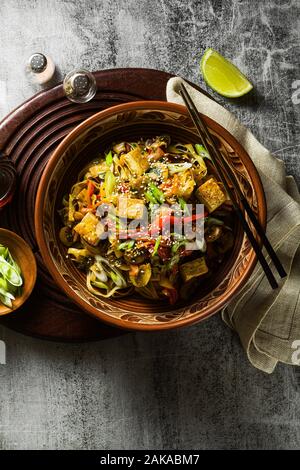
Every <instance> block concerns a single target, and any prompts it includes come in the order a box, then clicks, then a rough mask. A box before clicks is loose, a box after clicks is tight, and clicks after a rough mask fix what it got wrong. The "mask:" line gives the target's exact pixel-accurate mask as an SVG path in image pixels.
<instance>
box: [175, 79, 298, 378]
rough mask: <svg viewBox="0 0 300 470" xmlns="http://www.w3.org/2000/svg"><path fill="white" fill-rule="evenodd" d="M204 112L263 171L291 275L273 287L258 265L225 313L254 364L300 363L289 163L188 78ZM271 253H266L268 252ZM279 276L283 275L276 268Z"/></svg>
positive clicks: (271, 218) (273, 227)
mask: <svg viewBox="0 0 300 470" xmlns="http://www.w3.org/2000/svg"><path fill="white" fill-rule="evenodd" d="M181 80H182V79H181V78H179V77H174V78H171V79H170V80H169V82H168V84H167V99H168V101H172V102H175V103H181V104H182V103H183V102H182V99H181V97H180V95H179V93H178V89H179V84H180V81H181ZM184 83H185V85H186V87H187V90H188V91H189V93H190V95H191V97H192V99H193V100H194V102H195V104H196V106H197V108H198V110H199V111H200V112H202V113H203V114H206V115H207V116H209V117H210V118H212V119H214V120H215V121H217V122H218V123H219V124H221V125H222V126H223V127H225V128H226V129H227V130H228V131H229V132H230V133H231V134H232V135H233V136H234V137H235V138H236V139H237V140H238V141H239V142H240V143H241V144H242V145H243V147H244V148H245V149H246V151H247V152H248V154H249V155H250V157H251V158H252V160H253V162H254V163H255V165H256V168H257V169H258V171H259V174H260V177H261V180H262V183H263V186H264V190H265V193H266V199H267V206H268V224H267V235H268V238H269V240H270V242H271V243H272V245H273V247H274V249H275V251H276V252H277V254H278V256H279V258H280V260H281V262H282V263H283V265H284V267H285V269H286V271H287V273H288V277H287V278H286V279H285V280H281V281H280V283H279V288H278V289H276V290H272V289H271V287H270V286H269V284H268V281H267V279H266V276H265V275H264V272H263V271H262V269H261V267H260V265H259V264H258V265H257V266H256V268H255V270H254V272H253V274H252V276H251V278H250V279H249V281H248V283H247V284H246V285H245V287H244V288H243V289H242V290H241V291H240V292H239V294H238V295H237V296H236V297H235V298H234V299H233V300H232V301H231V302H230V303H229V305H228V306H227V307H226V308H225V309H224V311H223V312H222V317H223V320H224V321H225V322H226V323H227V325H229V326H230V327H231V328H233V329H234V330H235V331H236V332H237V333H238V334H239V336H240V339H241V342H242V344H243V347H244V348H245V351H246V353H247V356H248V359H249V360H250V362H251V363H252V364H253V365H254V366H255V367H257V368H258V369H261V370H263V371H265V372H268V373H271V372H273V370H274V368H275V366H276V364H277V363H278V361H281V362H285V363H289V364H296V363H297V364H298V365H299V364H300V205H299V203H300V196H299V191H298V188H297V186H296V183H295V180H294V179H293V177H291V176H286V173H285V167H284V163H283V162H282V161H280V160H278V159H277V158H276V157H274V156H273V155H272V154H271V153H270V152H269V151H268V150H267V149H266V148H264V147H263V146H262V145H261V144H260V143H259V142H258V141H257V140H256V138H255V137H254V136H253V134H252V133H251V132H250V131H249V130H248V129H247V128H246V127H245V126H243V124H241V123H240V122H239V121H238V120H237V119H236V118H235V117H234V116H233V114H231V113H230V112H229V111H227V110H226V109H225V108H223V107H222V106H220V105H219V104H217V103H216V102H214V101H213V100H211V99H210V98H208V97H207V96H205V95H204V94H203V93H201V92H199V91H198V90H196V89H195V88H193V87H191V86H190V85H189V84H187V83H186V82H184ZM264 254H265V256H266V253H265V252H264ZM273 272H274V274H275V276H276V278H277V279H280V278H279V276H278V275H277V273H276V270H273Z"/></svg>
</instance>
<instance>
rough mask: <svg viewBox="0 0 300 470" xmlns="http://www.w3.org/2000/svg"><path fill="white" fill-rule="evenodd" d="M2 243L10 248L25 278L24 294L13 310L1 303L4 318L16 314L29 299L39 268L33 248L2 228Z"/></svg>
mask: <svg viewBox="0 0 300 470" xmlns="http://www.w3.org/2000/svg"><path fill="white" fill-rule="evenodd" d="M0 243H1V244H2V245H4V246H7V247H8V249H9V251H10V253H11V255H12V257H13V258H14V260H15V261H16V263H18V265H19V266H20V268H21V271H22V277H23V287H22V294H21V295H20V296H18V297H16V300H14V301H13V306H12V308H8V307H6V306H5V305H3V304H2V303H1V302H0V316H2V315H8V314H9V313H12V312H14V311H15V310H17V309H18V308H19V307H21V305H23V303H24V302H25V301H26V300H27V299H28V297H29V296H30V294H31V292H32V290H33V288H34V285H35V281H36V273H37V268H36V261H35V257H34V254H33V253H32V251H31V248H30V247H29V245H27V243H26V242H25V240H23V238H21V237H19V235H17V234H16V233H14V232H11V231H10V230H6V229H4V228H1V229H0Z"/></svg>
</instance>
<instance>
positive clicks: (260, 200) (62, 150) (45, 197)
mask: <svg viewBox="0 0 300 470" xmlns="http://www.w3.org/2000/svg"><path fill="white" fill-rule="evenodd" d="M204 119H205V120H206V123H207V125H208V127H209V128H210V130H211V132H212V134H213V136H214V138H215V141H216V143H217V145H218V146H219V148H220V150H221V152H222V154H223V155H224V158H226V159H227V161H228V162H229V164H230V165H231V167H232V168H233V169H234V171H235V173H236V175H237V178H238V180H239V182H240V185H241V187H242V189H243V192H244V194H245V195H246V197H247V200H248V202H249V204H250V206H251V207H252V209H253V210H254V212H255V213H256V214H257V216H258V219H259V220H260V222H261V224H262V225H263V226H265V223H266V202H265V196H264V191H263V187H262V184H261V181H260V178H259V175H258V172H257V170H256V169H255V167H254V165H253V163H252V161H251V159H250V158H249V156H248V155H247V153H246V151H245V150H244V149H243V148H242V146H241V145H240V144H239V143H238V142H237V141H236V140H235V139H234V137H233V136H232V135H230V134H229V133H228V132H227V131H226V130H225V129H224V128H223V127H221V126H220V125H219V124H217V123H216V122H214V121H212V120H211V119H209V118H208V117H205V116H204ZM161 134H169V135H170V136H171V137H172V138H173V139H176V141H179V142H191V143H197V142H199V138H198V137H197V133H196V129H195V127H194V124H193V123H192V121H191V119H190V118H189V115H188V112H187V110H186V108H185V107H183V106H181V105H177V104H173V103H167V102H160V101H140V102H132V103H126V104H121V105H118V106H114V107H112V108H109V109H106V110H105V111H101V112H99V113H98V114H95V115H94V116H92V117H90V118H89V119H87V120H86V121H84V122H82V123H81V124H80V125H79V126H77V127H76V128H75V129H74V130H73V131H72V132H71V133H70V134H69V135H68V136H67V137H66V138H65V139H64V140H63V141H62V142H61V143H60V144H59V146H58V147H57V149H56V150H55V151H54V153H53V155H52V156H51V158H50V160H49V162H48V164H47V166H46V168H45V170H44V173H43V176H42V179H41V181H40V184H39V188H38V194H37V199H36V209H35V228H36V235H37V241H38V244H39V247H40V250H41V253H42V256H43V258H44V261H45V263H46V265H47V268H48V269H49V271H50V273H51V274H52V276H53V277H54V279H55V281H56V282H57V284H58V285H59V286H60V287H61V288H62V289H63V291H64V292H65V293H66V294H67V295H68V296H69V297H70V298H71V299H72V300H74V302H76V303H77V304H78V305H79V306H80V307H81V308H82V309H83V311H85V312H87V313H88V314H91V315H93V316H94V317H96V318H98V319H99V320H102V321H104V322H106V323H109V324H111V325H115V326H118V327H122V328H127V329H133V330H162V329H169V328H175V327H181V326H185V325H190V324H192V323H195V322H199V321H201V320H203V319H205V318H207V317H209V316H210V315H212V314H214V313H216V312H218V311H220V309H222V308H223V307H224V306H225V305H226V304H227V303H228V302H229V301H230V300H231V299H232V298H233V296H234V295H235V294H236V293H237V292H238V291H239V289H240V288H241V287H242V286H243V285H244V284H245V282H246V281H247V279H249V276H250V274H251V272H252V270H253V268H254V266H255V263H256V256H255V253H254V251H253V249H252V248H251V246H250V244H249V242H248V240H247V238H246V237H245V235H244V233H243V231H242V229H241V227H240V226H239V224H237V226H236V227H235V246H234V249H233V250H232V252H231V255H230V256H229V257H228V259H227V260H226V261H225V262H224V263H223V264H222V265H221V266H220V269H219V270H218V272H217V273H216V274H215V275H214V276H213V277H212V278H210V280H209V281H208V282H207V283H206V284H205V286H204V287H201V290H200V289H199V291H198V292H197V293H196V294H195V295H194V296H193V297H191V298H190V299H189V301H188V302H185V303H184V304H178V305H177V306H175V307H174V306H170V305H168V304H167V303H165V302H163V301H160V302H158V301H149V300H147V299H143V298H142V297H140V296H138V295H133V296H130V297H127V298H121V299H104V298H98V297H96V296H94V295H93V294H91V293H90V292H89V291H88V289H87V288H86V285H85V276H84V274H82V273H81V272H80V271H79V270H78V269H77V268H76V267H75V266H74V263H72V261H71V260H69V259H68V258H66V248H65V247H64V246H63V245H62V244H61V242H60V240H59V236H58V233H59V229H60V227H61V222H60V219H59V217H58V209H59V208H60V207H61V204H62V202H61V201H62V198H63V195H64V194H66V193H68V192H69V189H70V188H71V186H72V184H73V183H75V181H76V179H77V175H78V174H79V172H80V170H81V169H82V168H83V167H84V166H85V165H86V164H87V163H88V162H89V161H91V160H92V159H93V158H95V156H96V155H98V154H99V153H100V152H101V151H102V152H103V151H104V150H105V149H106V148H107V147H108V146H109V145H110V144H111V143H112V142H116V141H122V140H127V141H130V140H135V139H137V138H141V137H150V136H156V135H161Z"/></svg>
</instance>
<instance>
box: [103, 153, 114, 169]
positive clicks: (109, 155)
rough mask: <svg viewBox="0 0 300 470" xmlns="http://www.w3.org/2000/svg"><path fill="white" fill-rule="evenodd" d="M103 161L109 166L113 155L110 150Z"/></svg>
mask: <svg viewBox="0 0 300 470" xmlns="http://www.w3.org/2000/svg"><path fill="white" fill-rule="evenodd" d="M105 161H106V163H107V165H108V166H110V165H111V164H112V163H113V156H112V152H111V150H110V151H109V152H108V154H107V155H106V157H105Z"/></svg>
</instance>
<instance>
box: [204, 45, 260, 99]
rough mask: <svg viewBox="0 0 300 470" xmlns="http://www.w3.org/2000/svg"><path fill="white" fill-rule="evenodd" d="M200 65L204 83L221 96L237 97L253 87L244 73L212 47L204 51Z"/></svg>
mask: <svg viewBox="0 0 300 470" xmlns="http://www.w3.org/2000/svg"><path fill="white" fill-rule="evenodd" d="M200 67H201V72H202V75H203V77H204V80H205V81H206V83H207V84H208V85H209V86H210V87H211V88H212V89H213V90H215V91H216V92H217V93H219V94H220V95H222V96H227V97H229V98H237V97H239V96H243V95H245V94H246V93H248V91H250V90H252V88H253V86H252V84H251V83H250V82H249V80H248V79H247V78H246V77H245V75H243V74H242V72H240V70H239V69H238V68H237V67H236V66H235V65H233V64H232V63H231V62H229V60H227V59H225V57H223V56H222V55H221V54H219V53H218V52H217V51H215V50H214V49H211V48H209V49H207V50H206V51H205V53H204V54H203V57H202V59H201V64H200Z"/></svg>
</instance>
